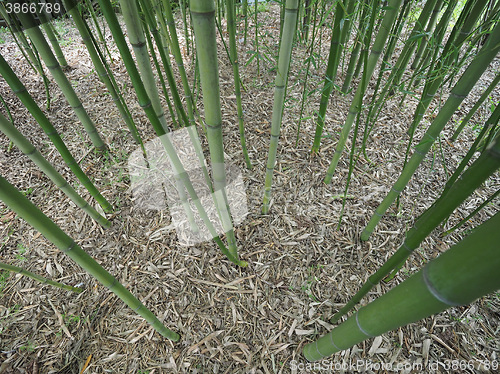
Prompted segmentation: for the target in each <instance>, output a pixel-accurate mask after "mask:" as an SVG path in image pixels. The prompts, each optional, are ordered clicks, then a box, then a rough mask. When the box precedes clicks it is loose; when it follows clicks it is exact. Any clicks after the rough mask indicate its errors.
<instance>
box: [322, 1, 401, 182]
mask: <svg viewBox="0 0 500 374" xmlns="http://www.w3.org/2000/svg"><path fill="white" fill-rule="evenodd" d="M400 6H401V0H391V1H390V2H389V4H388V5H387V8H386V13H385V15H384V18H383V20H382V24H381V26H380V29H379V31H378V33H377V37H376V38H375V42H374V43H373V47H372V50H371V51H370V55H369V56H368V61H367V66H366V68H365V71H366V79H363V80H362V82H361V84H360V85H359V86H358V88H357V89H356V93H355V94H354V98H353V99H352V102H351V106H350V107H349V113H348V115H347V118H346V121H345V123H344V126H343V127H342V131H341V133H340V138H339V142H338V143H337V147H336V149H335V153H334V155H333V158H332V161H331V162H330V166H329V167H328V170H327V172H326V177H325V180H324V182H325V183H327V184H329V183H330V182H331V180H332V177H333V174H334V173H335V168H336V167H337V164H338V162H339V160H340V156H341V155H342V152H343V151H344V147H345V144H346V142H347V137H348V135H349V132H350V130H351V127H352V125H353V123H354V120H355V119H356V116H357V115H358V113H359V112H360V110H361V100H362V98H363V96H364V94H365V91H366V88H367V86H368V82H369V81H370V79H371V77H372V75H373V72H374V71H375V67H376V65H377V62H378V60H379V58H380V55H381V53H382V50H383V48H384V45H385V43H386V41H387V37H388V35H389V32H390V31H391V28H392V25H393V23H394V21H395V20H396V17H397V15H398V13H399V8H400Z"/></svg>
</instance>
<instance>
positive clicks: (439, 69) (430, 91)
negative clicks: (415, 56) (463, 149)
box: [408, 0, 484, 136]
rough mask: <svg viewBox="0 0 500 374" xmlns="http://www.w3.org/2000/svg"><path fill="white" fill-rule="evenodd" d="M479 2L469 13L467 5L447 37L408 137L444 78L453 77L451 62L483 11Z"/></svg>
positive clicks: (418, 106) (428, 80)
mask: <svg viewBox="0 0 500 374" xmlns="http://www.w3.org/2000/svg"><path fill="white" fill-rule="evenodd" d="M481 1H484V0H479V1H478V2H477V3H476V5H475V6H474V7H472V9H470V11H469V8H468V7H467V4H466V7H465V8H464V9H463V11H462V14H463V17H462V14H461V15H460V16H461V17H460V18H459V20H458V21H457V25H455V26H459V27H456V28H454V30H453V31H452V34H451V35H450V36H449V38H448V41H447V43H446V45H445V47H444V49H443V51H442V53H441V57H440V59H439V60H438V61H437V64H436V65H437V66H436V67H435V68H434V69H433V70H432V74H431V75H430V77H429V78H428V79H427V81H426V84H425V87H424V90H423V91H422V97H421V99H420V101H419V103H418V105H417V109H416V111H415V114H414V116H413V121H412V124H411V125H410V128H409V130H408V133H409V134H410V136H412V135H413V133H414V131H415V129H416V128H417V126H418V125H419V123H420V121H421V120H422V118H423V116H424V114H425V111H426V110H427V108H428V107H429V105H430V103H431V101H432V99H433V98H434V96H435V95H436V93H437V92H438V90H439V89H440V88H441V87H442V85H443V82H444V80H445V76H446V75H448V76H449V77H452V76H454V74H453V73H451V74H450V72H453V69H452V66H453V61H455V60H456V59H457V53H458V51H459V50H460V47H461V45H462V43H463V42H464V41H465V40H466V38H467V37H468V36H469V35H470V34H471V32H472V29H473V27H474V24H475V23H476V21H477V19H478V18H479V16H480V14H481V12H482V10H483V7H484V5H482V4H481ZM460 26H461V27H460Z"/></svg>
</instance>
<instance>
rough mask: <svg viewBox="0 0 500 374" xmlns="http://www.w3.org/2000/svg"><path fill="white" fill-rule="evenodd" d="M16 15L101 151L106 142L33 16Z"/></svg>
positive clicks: (104, 148) (27, 14)
mask: <svg viewBox="0 0 500 374" xmlns="http://www.w3.org/2000/svg"><path fill="white" fill-rule="evenodd" d="M17 17H18V18H19V20H20V21H21V23H22V25H23V27H24V28H25V30H26V33H27V34H28V36H29V37H30V39H31V41H32V42H33V44H34V45H35V47H36V49H37V50H38V52H39V53H40V56H41V57H42V60H43V61H44V62H45V65H46V66H47V69H49V71H50V73H51V74H52V76H53V77H54V79H55V81H56V83H57V85H58V86H59V88H60V89H61V91H62V92H63V94H64V97H65V98H66V100H67V101H68V103H69V105H70V106H71V108H73V110H74V111H75V114H76V115H77V117H78V119H79V120H80V122H81V123H82V125H83V127H84V128H85V132H86V133H87V135H88V136H89V138H90V140H91V142H92V144H93V145H94V147H95V148H96V150H97V151H99V152H103V151H104V150H106V148H107V147H106V144H104V142H103V140H102V139H101V137H100V135H99V133H98V132H97V129H96V127H95V125H94V123H93V122H92V120H91V119H90V117H89V115H88V113H87V111H86V110H85V108H84V107H83V104H82V103H81V101H80V99H79V98H78V96H77V95H76V93H75V90H74V89H73V87H72V86H71V83H70V82H69V80H68V78H67V77H66V75H65V74H64V72H63V70H62V68H61V65H60V64H59V62H58V61H57V59H56V57H55V56H54V54H53V53H52V51H51V49H50V46H49V45H48V43H47V41H46V40H45V37H44V36H43V34H42V32H41V31H40V29H39V28H38V26H36V24H35V20H34V18H33V16H32V15H31V14H30V13H22V12H20V13H17Z"/></svg>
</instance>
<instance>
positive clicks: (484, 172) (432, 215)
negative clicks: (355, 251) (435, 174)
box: [331, 136, 500, 323]
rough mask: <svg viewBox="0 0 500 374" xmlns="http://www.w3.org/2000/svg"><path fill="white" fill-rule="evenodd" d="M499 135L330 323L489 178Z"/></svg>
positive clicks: (498, 163) (497, 162)
mask: <svg viewBox="0 0 500 374" xmlns="http://www.w3.org/2000/svg"><path fill="white" fill-rule="evenodd" d="M499 155H500V136H497V138H496V141H495V142H494V143H492V144H491V146H490V147H489V148H488V149H487V150H486V151H485V152H483V154H482V155H481V156H480V157H479V158H478V159H477V160H476V161H474V163H473V164H472V165H471V166H470V167H469V168H468V169H467V170H466V171H465V172H464V174H463V175H462V178H460V180H458V181H457V182H456V183H454V184H453V185H452V186H451V187H450V189H449V191H448V192H447V193H446V194H442V195H441V196H440V197H439V198H438V199H436V201H435V202H434V203H433V205H432V206H431V207H430V208H429V209H427V210H426V211H425V212H424V213H423V214H421V215H420V217H419V218H418V219H417V220H416V222H415V224H414V225H413V227H412V228H411V229H410V230H409V231H408V232H407V234H406V238H405V240H404V242H403V244H402V245H401V246H400V247H399V249H398V250H397V251H396V253H394V254H393V255H392V256H391V257H390V258H389V259H388V260H387V261H386V262H385V263H384V264H383V265H382V266H381V267H380V269H378V270H377V271H376V272H375V273H374V274H373V275H371V276H370V277H369V278H368V281H367V282H366V283H365V284H364V285H363V286H362V287H361V288H360V290H359V291H358V292H357V293H356V294H355V295H354V296H353V297H352V298H351V299H350V300H349V301H348V302H347V304H346V305H345V306H344V307H343V308H342V309H341V310H340V311H339V312H337V313H336V314H335V315H334V316H333V318H332V320H331V321H332V323H334V322H337V321H338V320H339V319H340V318H341V317H342V316H343V315H344V314H346V313H347V312H348V311H349V310H351V309H352V308H353V307H354V306H355V305H356V304H357V303H358V302H359V301H361V299H362V298H363V297H364V296H365V295H366V294H367V293H368V292H369V291H370V290H371V289H372V288H373V287H374V286H375V285H376V284H377V283H379V282H380V281H381V280H382V279H383V278H384V277H386V276H387V275H388V274H389V273H390V272H391V270H393V269H395V268H396V267H397V266H399V265H401V264H403V263H404V262H405V261H406V259H407V258H408V257H409V256H410V255H411V254H412V253H413V251H414V250H415V249H416V248H418V246H419V245H420V244H421V243H422V241H423V240H424V239H425V238H426V237H427V236H428V235H429V234H430V233H431V232H432V230H434V229H435V228H436V227H437V226H438V225H439V224H440V223H441V222H442V221H443V220H444V219H446V217H448V216H449V215H450V214H451V213H452V212H453V210H455V209H456V208H457V207H458V206H459V205H460V204H461V203H462V202H463V201H464V200H465V199H466V198H467V197H468V196H470V195H471V194H472V193H473V192H474V191H475V190H476V189H477V188H479V186H481V184H482V183H483V182H484V181H485V180H486V179H488V178H489V177H490V176H491V175H492V174H493V173H494V172H496V171H497V170H498V168H499V167H500V157H499Z"/></svg>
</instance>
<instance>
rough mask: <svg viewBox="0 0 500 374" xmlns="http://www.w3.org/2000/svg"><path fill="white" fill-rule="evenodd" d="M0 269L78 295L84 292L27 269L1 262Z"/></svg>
mask: <svg viewBox="0 0 500 374" xmlns="http://www.w3.org/2000/svg"><path fill="white" fill-rule="evenodd" d="M0 269H3V270H7V271H12V272H14V273H17V274H21V275H25V276H27V277H28V278H31V279H34V280H36V281H38V282H40V283H43V284H48V285H49V286H54V287H57V288H60V289H62V290H66V291H72V292H76V293H82V292H83V289H81V288H80V287H73V286H68V285H66V284H62V283H59V282H56V281H53V280H51V279H47V278H44V277H42V276H41V275H38V274H35V273H32V272H31V271H28V270H25V269H23V268H20V267H18V266H14V265H9V264H5V263H3V262H0Z"/></svg>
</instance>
